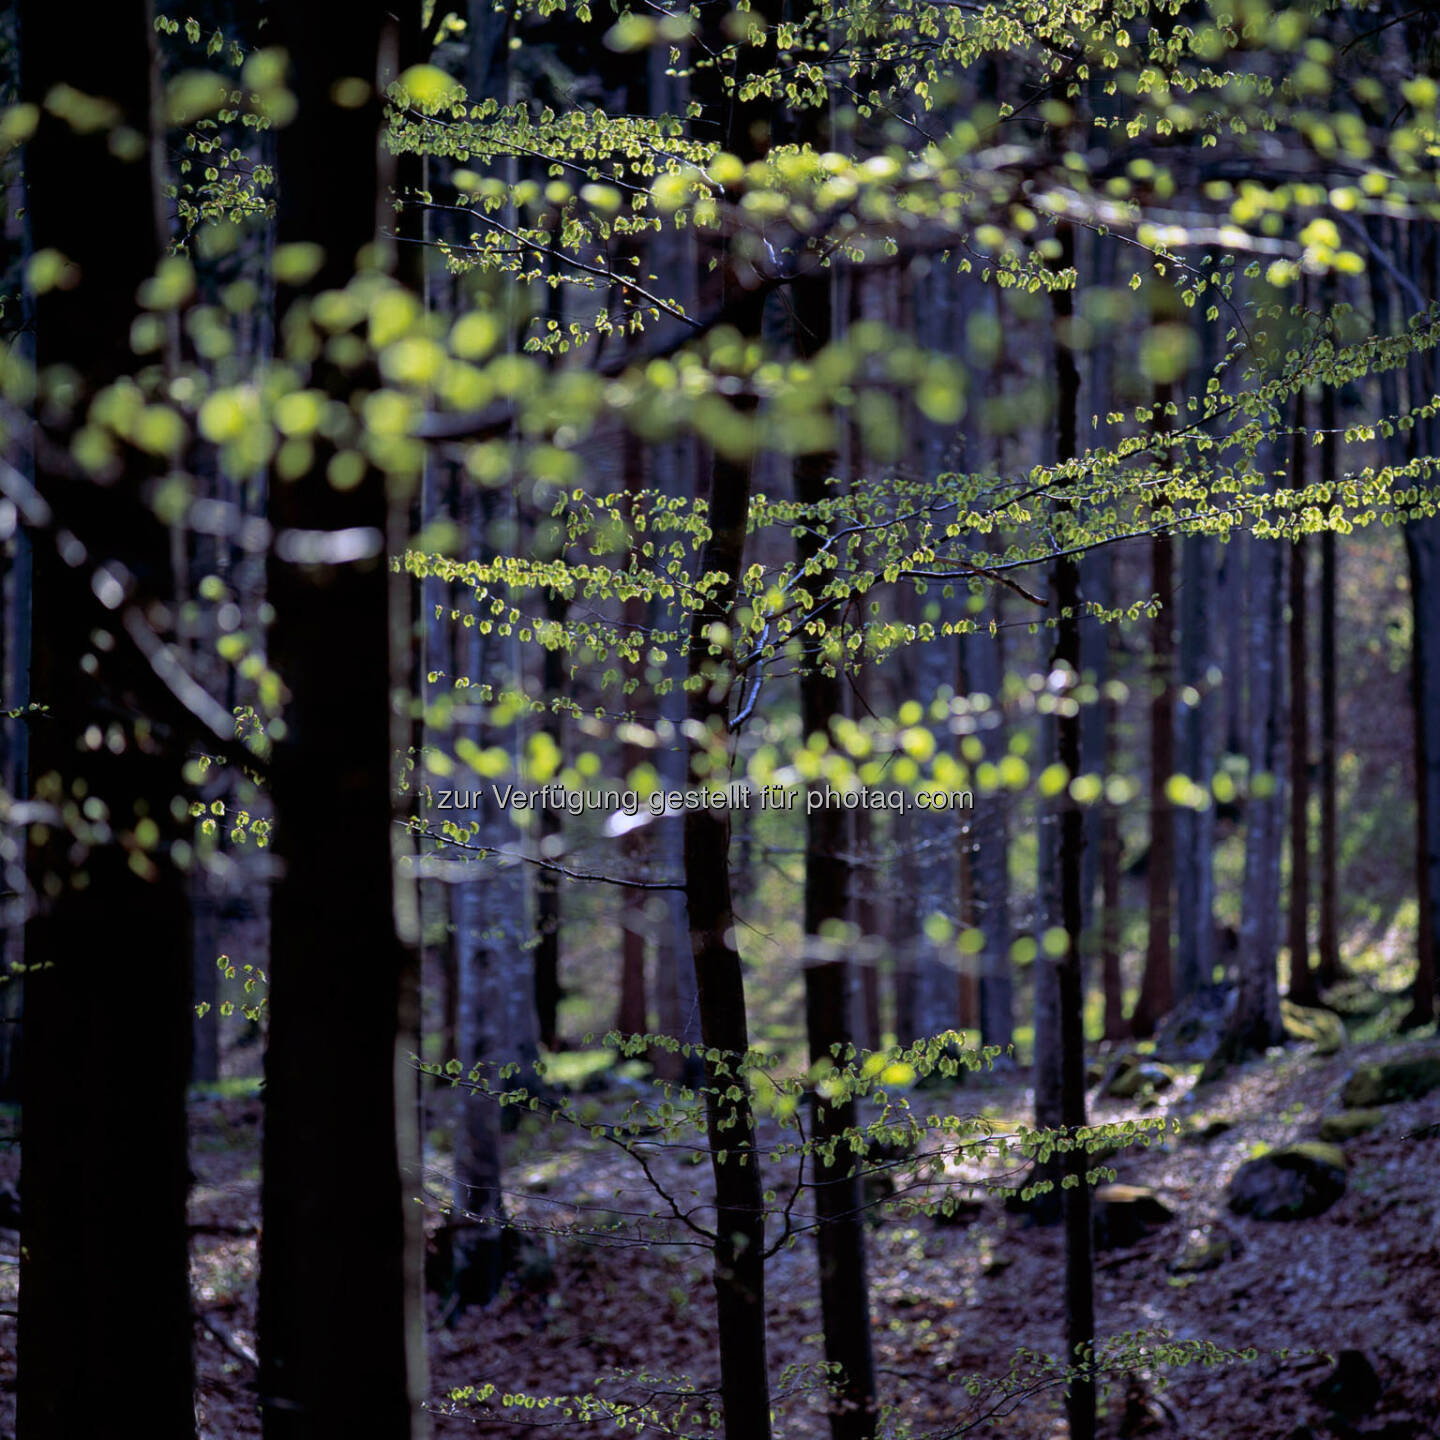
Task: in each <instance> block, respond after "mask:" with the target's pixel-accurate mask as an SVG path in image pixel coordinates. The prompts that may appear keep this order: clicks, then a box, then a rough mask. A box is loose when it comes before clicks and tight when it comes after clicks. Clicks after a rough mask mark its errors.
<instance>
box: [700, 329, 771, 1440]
mask: <svg viewBox="0 0 1440 1440" xmlns="http://www.w3.org/2000/svg"><path fill="white" fill-rule="evenodd" d="M757 309H758V307H757ZM758 320H759V316H758V314H757V315H756V316H755V323H754V325H753V328H752V333H753V330H756V329H758ZM749 509H750V467H749V464H748V462H746V461H739V462H736V461H732V460H725V459H722V458H721V457H719V456H716V458H715V461H714V466H713V470H712V485H711V496H710V512H709V525H710V532H711V533H710V539H709V540H708V541H707V542H706V543H705V547H704V551H703V553H702V555H701V560H700V573H701V574H702V575H715V574H720V575H723V576H725V577H726V578H725V579H724V580H722V581H720V582H719V583H717V584H716V585H715V586H714V587H713V588H712V589H711V590H710V591H709V593H708V595H707V597H706V599H705V602H704V604H703V605H702V606H701V607H700V608H699V609H697V610H696V611H695V615H694V620H693V622H692V625H691V629H690V640H689V645H688V648H687V654H688V661H689V674H688V683H689V684H690V686H691V688H690V689H689V691H688V695H687V702H688V703H687V712H688V719H689V721H690V726H691V729H692V733H693V735H694V736H695V737H696V738H693V739H692V741H691V764H690V777H689V778H690V784H691V785H692V786H693V787H695V788H701V787H703V786H704V785H705V784H706V782H707V779H708V776H709V770H710V767H709V764H708V754H709V753H711V752H709V751H707V746H706V744H705V741H704V740H703V739H701V738H698V737H704V736H708V737H709V738H710V742H711V745H712V746H713V747H714V751H715V752H723V750H724V749H725V748H726V747H727V746H728V744H729V738H730V717H729V702H730V690H731V684H730V678H729V677H730V672H731V666H732V660H733V657H732V656H731V655H730V654H726V653H723V650H724V647H725V646H727V645H728V644H729V643H730V642H729V641H728V640H726V641H725V642H723V643H722V644H720V645H717V646H716V647H715V648H718V649H720V650H721V651H722V653H721V654H719V655H715V656H712V654H711V651H712V631H713V632H714V633H715V635H716V637H717V639H718V636H719V634H720V633H722V632H723V633H724V634H726V635H730V634H733V631H732V628H731V627H732V624H733V620H734V604H735V596H736V591H737V587H738V581H739V576H740V564H741V560H742V557H743V553H744V545H745V527H746V520H747V517H748V514H749ZM729 856H730V812H729V810H728V809H720V808H714V807H708V806H707V807H704V808H697V809H694V810H689V811H687V812H686V814H685V898H686V902H687V904H688V907H689V914H690V943H691V946H692V948H693V950H694V955H695V976H696V980H697V981H698V985H699V999H700V1030H701V1036H702V1038H703V1040H704V1044H705V1047H706V1062H705V1110H706V1122H707V1131H708V1135H709V1141H710V1153H711V1164H712V1166H713V1169H714V1176H715V1212H716V1213H715V1222H716V1238H715V1257H714V1281H715V1306H716V1318H717V1322H718V1330H719V1343H720V1393H721V1402H722V1405H723V1407H724V1412H725V1435H726V1440H752V1437H755V1440H768V1437H769V1435H770V1382H769V1374H768V1369H767V1364H766V1346H765V1259H764V1249H765V1204H764V1199H763V1194H762V1184H761V1179H760V1156H759V1152H758V1151H757V1150H756V1148H755V1116H754V1112H753V1110H752V1109H751V1105H750V1096H749V1091H748V1090H747V1089H746V1081H745V1076H744V1073H743V1070H742V1068H741V1066H742V1062H743V1061H744V1058H745V1055H746V1052H747V1050H748V1049H749V1045H750V1038H749V1029H748V1026H747V1024H746V1016H745V981H744V976H743V973H742V970H741V964H740V952H739V949H738V948H737V946H736V941H735V906H734V901H733V898H732V895H731V890H730V866H729Z"/></svg>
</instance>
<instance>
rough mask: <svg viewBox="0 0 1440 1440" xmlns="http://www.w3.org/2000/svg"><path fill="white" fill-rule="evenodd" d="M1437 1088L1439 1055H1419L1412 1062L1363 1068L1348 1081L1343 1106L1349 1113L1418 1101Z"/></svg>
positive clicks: (1439, 1065) (1395, 1061) (1390, 1062)
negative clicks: (1407, 1101)
mask: <svg viewBox="0 0 1440 1440" xmlns="http://www.w3.org/2000/svg"><path fill="white" fill-rule="evenodd" d="M1436 1089H1440V1055H1417V1056H1416V1057H1415V1058H1414V1059H1413V1060H1390V1061H1387V1062H1386V1063H1385V1064H1383V1065H1366V1066H1363V1067H1362V1068H1361V1069H1359V1070H1357V1071H1356V1072H1355V1073H1354V1074H1353V1075H1352V1076H1351V1077H1350V1078H1349V1079H1348V1080H1347V1081H1346V1082H1345V1088H1344V1089H1343V1090H1342V1091H1341V1092H1340V1103H1341V1104H1342V1105H1343V1106H1344V1107H1345V1108H1346V1109H1347V1110H1364V1109H1369V1108H1371V1107H1373V1106H1375V1105H1394V1104H1396V1103H1397V1102H1399V1101H1401V1100H1418V1099H1419V1098H1420V1097H1421V1096H1422V1095H1428V1094H1429V1093H1430V1092H1431V1091H1432V1090H1436Z"/></svg>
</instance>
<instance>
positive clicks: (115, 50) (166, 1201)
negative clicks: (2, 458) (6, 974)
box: [17, 0, 195, 1440]
mask: <svg viewBox="0 0 1440 1440" xmlns="http://www.w3.org/2000/svg"><path fill="white" fill-rule="evenodd" d="M76 18H77V17H76V15H75V14H74V12H70V11H66V10H64V9H62V8H60V7H57V6H53V5H41V4H34V3H29V0H27V3H25V4H23V5H22V6H21V10H20V21H21V33H22V60H23V75H22V85H23V94H24V98H25V99H26V100H27V101H29V102H32V103H35V104H40V102H43V100H44V98H45V96H46V95H47V94H49V93H50V91H51V90H52V89H53V88H54V87H56V86H58V85H62V84H64V85H69V86H72V87H74V89H75V90H76V91H78V92H81V93H83V94H84V95H86V96H96V97H103V98H104V99H105V100H106V101H108V102H112V103H113V104H114V105H115V106H117V107H118V110H119V114H120V121H119V122H118V124H120V125H123V126H128V127H130V128H131V129H132V130H133V132H135V133H139V134H145V133H147V131H148V130H149V125H150V114H151V107H150V98H151V97H150V90H149V83H148V82H149V77H150V68H151V67H150V56H149V52H148V49H147V45H148V41H149V38H150V36H151V34H152V31H151V28H150V11H149V7H148V6H147V5H146V4H143V3H137V0H116V3H114V4H112V5H107V6H103V7H99V8H97V9H96V10H94V11H93V12H89V13H87V14H86V16H85V21H84V29H83V34H77V30H76ZM112 133H122V132H120V131H119V130H118V129H117V130H116V131H114V132H112V130H111V128H110V125H109V124H108V123H107V124H105V125H104V126H102V127H101V128H100V129H99V130H98V131H97V132H82V131H81V130H79V129H74V130H72V129H71V127H70V125H69V123H68V122H67V121H65V120H62V119H61V118H59V117H58V116H51V115H50V114H48V113H47V112H45V111H44V110H43V108H42V109H41V112H40V120H39V126H38V129H37V130H36V133H35V136H34V138H33V139H32V140H31V141H30V142H29V145H28V147H27V152H26V164H25V177H26V183H27V188H28V204H29V212H30V214H29V219H30V225H31V228H32V237H33V246H34V249H35V250H43V249H50V248H53V249H55V250H58V251H60V252H62V253H63V254H64V255H65V256H67V257H68V258H69V260H70V261H71V262H73V264H74V265H75V266H76V267H77V272H76V273H77V274H78V280H79V283H78V284H77V285H76V286H75V287H74V288H72V289H52V290H49V291H48V292H46V293H45V294H43V295H40V296H39V297H37V299H36V302H35V322H36V331H37V336H36V352H35V358H36V361H37V363H38V365H39V366H40V367H41V368H42V370H43V369H45V368H47V367H58V366H66V367H69V368H70V369H71V370H72V372H73V373H74V375H75V376H76V379H77V381H78V386H79V393H78V395H77V397H76V399H77V403H78V405H80V406H83V405H85V404H88V402H89V400H90V399H91V398H92V397H93V396H94V395H95V394H96V392H97V391H98V390H100V389H101V388H102V387H104V386H106V385H108V384H110V383H112V382H113V381H115V380H116V379H118V378H119V377H121V376H124V375H127V374H129V373H130V371H131V369H132V367H133V366H134V364H135V361H134V356H133V354H132V353H131V350H130V346H129V335H130V325H131V321H132V320H133V318H134V316H135V304H134V298H135V292H136V288H137V287H138V286H139V285H140V283H141V282H142V281H143V280H144V279H145V277H146V276H148V275H149V274H150V273H151V271H152V269H153V266H154V264H155V260H156V257H157V255H158V254H159V252H160V246H161V244H163V243H164V242H165V241H166V240H168V235H166V234H164V233H157V231H159V224H158V217H157V208H156V207H157V201H158V197H157V196H156V194H155V192H154V191H153V189H152V182H151V177H150V176H149V175H148V173H147V167H146V164H145V157H144V152H143V151H142V154H141V156H140V158H139V159H137V160H135V161H133V163H132V162H130V161H127V160H124V159H122V158H120V151H121V148H122V147H119V146H115V147H114V148H113V149H112V148H111V147H110V146H108V145H107V143H106V142H107V139H108V138H109V137H110V136H111V135H112ZM60 408H61V407H51V413H50V414H49V415H47V416H46V417H45V418H44V421H43V426H44V428H43V429H41V430H40V431H39V434H40V437H41V438H42V439H43V440H44V441H45V442H46V443H45V445H44V448H43V449H42V450H41V452H40V456H39V459H38V461H37V466H36V488H37V490H38V492H39V494H40V496H41V497H42V498H43V500H44V502H45V504H46V505H47V506H48V507H49V510H50V512H51V516H52V519H53V524H54V527H55V528H56V529H58V530H60V531H62V532H63V531H65V530H68V531H69V532H70V533H71V534H72V535H74V536H75V537H76V538H77V539H78V540H79V541H80V542H81V543H82V544H83V546H84V553H85V555H86V558H85V559H84V560H83V561H82V563H81V564H80V565H79V566H75V565H73V564H70V563H66V560H63V559H62V558H61V556H60V554H59V552H58V550H57V546H56V543H55V537H54V534H53V533H51V532H49V531H38V532H36V533H35V534H34V536H33V541H34V579H33V595H34V606H35V615H36V618H37V620H38V621H39V623H40V624H41V625H42V626H43V631H42V632H40V634H39V635H38V636H37V638H39V639H40V641H41V643H39V644H37V645H36V646H35V647H34V653H33V657H32V660H31V667H32V668H31V673H30V688H29V695H30V698H31V699H32V700H33V701H34V702H35V703H38V704H43V705H45V706H47V707H48V714H47V715H46V716H45V717H44V718H43V719H41V720H38V721H27V722H22V723H27V724H29V726H30V744H31V753H30V774H31V775H32V776H33V777H34V779H33V787H32V789H31V791H30V793H31V794H32V796H33V798H34V800H35V801H36V802H37V803H39V804H41V805H44V806H47V807H52V806H53V807H55V808H56V810H57V811H58V812H59V814H58V818H57V820H56V821H55V822H54V823H52V824H49V825H47V826H45V827H44V830H43V831H36V832H32V835H31V837H30V843H29V848H28V867H27V885H28V888H29V890H30V895H29V896H28V897H26V898H27V900H28V902H29V916H28V919H27V923H26V926H25V940H24V943H25V952H24V954H25V963H26V965H27V967H28V969H27V974H26V980H25V993H24V1014H23V1043H24V1054H23V1057H22V1074H21V1106H22V1145H21V1175H20V1187H21V1193H22V1195H23V1197H24V1214H23V1216H22V1233H21V1240H20V1257H21V1258H20V1276H19V1279H20V1300H19V1310H20V1334H19V1356H18V1360H19V1373H18V1380H17V1388H18V1434H19V1435H20V1436H22V1437H24V1440H51V1437H55V1440H60V1437H65V1440H68V1437H71V1436H77V1435H82V1434H91V1433H95V1432H96V1430H97V1429H99V1430H103V1429H105V1428H106V1426H107V1424H108V1425H114V1424H116V1423H118V1422H116V1421H113V1420H107V1419H106V1417H107V1416H112V1415H113V1414H114V1411H115V1407H116V1405H117V1403H118V1401H117V1397H122V1396H126V1395H134V1394H135V1387H136V1383H137V1378H138V1377H141V1376H143V1377H144V1382H143V1383H144V1397H145V1399H144V1423H145V1425H146V1428H147V1429H149V1430H151V1431H153V1432H155V1433H157V1434H163V1435H166V1436H190V1435H193V1434H194V1433H195V1414H194V1400H193V1390H192V1386H193V1370H192V1363H191V1336H192V1321H191V1318H190V1296H189V1279H188V1266H187V1255H186V1230H185V1204H186V1192H187V1189H188V1186H189V1176H188V1169H187V1165H186V1130H185V1086H186V1082H187V1080H188V1079H189V1064H190V1038H191V1018H192V1012H191V1010H190V1006H189V995H190V983H191V973H190V969H191V936H190V933H189V916H188V913H187V907H186V889H185V880H184V876H183V874H182V873H181V870H180V868H179V866H178V863H177V861H176V860H175V859H174V858H172V846H175V845H177V844H179V843H180V842H184V841H186V840H188V839H189V838H190V837H189V834H188V830H189V822H188V820H187V819H185V818H183V817H184V813H185V812H184V810H183V808H182V810H181V818H180V819H179V820H177V819H176V818H175V816H174V811H173V809H172V806H173V805H174V804H175V802H176V801H177V799H183V783H182V780H181V767H182V764H183V761H184V758H185V748H186V742H187V739H188V738H189V737H188V735H187V734H186V733H185V731H184V730H183V729H181V728H179V727H178V725H177V723H176V717H175V716H174V715H173V714H168V715H167V714H162V713H159V712H158V710H157V707H156V705H155V704H154V703H152V697H151V696H150V695H148V694H147V686H148V685H149V684H150V683H152V682H153V677H152V676H151V674H150V671H149V668H148V665H147V664H146V662H145V661H144V660H143V659H141V658H140V657H139V656H138V655H137V654H136V653H135V651H134V650H133V649H131V648H130V647H129V646H128V645H127V643H126V641H125V638H124V636H123V634H121V635H120V636H119V639H118V642H117V643H116V644H115V645H114V646H113V648H111V647H104V648H102V647H101V646H99V645H97V644H96V643H95V642H94V640H93V639H92V636H93V635H94V634H95V633H96V632H97V631H98V632H104V633H106V634H107V635H110V636H114V635H116V634H117V632H118V631H119V629H120V625H119V616H118V615H117V613H116V612H115V610H113V609H107V608H106V607H105V606H103V605H102V604H101V603H100V601H99V600H98V599H97V598H96V597H97V595H98V594H99V593H100V591H101V589H102V588H103V587H102V586H101V583H100V579H99V577H100V576H101V575H103V574H104V573H105V572H104V571H100V570H97V569H96V567H97V566H100V565H101V564H104V563H106V562H110V563H112V564H116V562H118V564H116V570H115V571H112V574H113V573H119V574H121V575H128V576H130V577H132V579H133V583H134V589H133V592H132V593H131V594H130V595H128V596H127V597H126V600H127V603H129V604H133V606H134V607H135V613H137V614H139V615H143V614H144V613H145V607H147V606H155V607H159V606H162V605H169V604H170V603H171V602H172V601H173V573H172V568H171V548H170V539H169V535H168V534H167V532H166V530H165V529H164V528H163V527H162V526H160V525H159V524H157V523H156V522H155V521H154V519H153V518H152V516H151V514H150V510H149V506H148V504H147V498H146V490H145V487H146V486H147V485H148V484H150V483H152V482H153V480H154V477H155V474H156V473H158V472H157V471H156V468H155V467H154V466H153V465H152V464H150V463H147V462H145V461H143V460H141V459H140V458H139V456H138V454H137V452H135V451H132V450H126V451H125V452H124V453H123V457H122V459H121V462H120V463H121V467H122V468H121V469H120V472H119V474H118V475H116V476H115V477H114V478H113V479H111V480H110V482H109V483H107V484H106V485H104V486H101V485H98V484H94V483H92V482H91V481H90V480H89V479H87V478H84V477H83V476H81V475H80V474H78V473H77V472H76V471H74V470H73V469H72V468H71V467H70V465H69V464H67V463H66V460H67V458H68V456H69V454H70V440H71V436H72V434H73V431H74V430H75V428H77V427H78V426H79V424H80V423H81V422H82V420H83V418H84V411H83V408H82V409H79V410H78V411H77V413H76V414H74V415H73V416H71V417H63V416H61V417H58V418H57V415H56V413H55V412H56V411H58V410H59V409H60ZM51 456H56V457H60V458H59V460H58V462H56V461H52V460H51V459H50V458H49V457H51ZM92 575H94V576H95V581H94V584H93V586H92ZM111 583H112V584H113V583H114V582H113V580H112V582H111ZM141 623H148V622H146V621H143V620H142V622H141ZM160 638H161V639H162V640H168V639H169V638H170V637H168V636H162V637H160ZM86 657H88V658H89V659H90V661H91V663H92V665H93V666H94V668H93V671H90V672H87V669H86V668H85V665H84V660H85V658H86ZM97 659H98V665H96V664H95V663H94V662H95V661H96V660H97ZM92 727H94V733H95V734H104V733H107V732H108V733H109V734H110V735H111V736H112V737H114V738H115V739H116V740H118V741H120V742H122V743H121V744H120V745H117V746H115V747H113V748H112V746H108V745H102V744H99V743H98V742H96V743H90V742H88V741H87V740H86V738H85V737H86V733H87V730H89V729H91V728H92ZM87 794H88V795H89V796H90V797H93V798H94V799H96V800H98V801H100V802H102V803H103V804H104V805H105V806H106V807H107V811H108V821H109V828H110V832H111V833H109V834H106V833H97V827H96V825H95V823H94V822H95V821H96V817H95V815H94V814H93V813H92V812H91V810H90V809H89V807H88V805H87V811H86V814H85V815H84V816H82V815H81V813H80V809H79V804H78V800H79V797H80V796H83V795H87ZM147 828H148V829H149V830H150V831H151V832H152V833H151V834H150V835H149V836H148V837H147V836H145V831H146V830H147ZM131 847H133V857H134V858H133V859H132V848H131ZM118 985H123V987H124V993H125V1003H124V1004H123V1005H121V1004H117V986H118Z"/></svg>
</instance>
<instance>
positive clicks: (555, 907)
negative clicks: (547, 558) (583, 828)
mask: <svg viewBox="0 0 1440 1440" xmlns="http://www.w3.org/2000/svg"><path fill="white" fill-rule="evenodd" d="M569 610H570V605H569V602H568V601H567V600H566V599H565V597H564V596H563V595H561V594H559V593H558V592H556V591H553V590H552V591H551V592H550V594H549V595H548V596H547V597H546V599H545V618H546V619H547V620H550V621H552V622H554V623H555V624H559V625H563V624H564V623H565V617H566V615H567V614H568V613H569ZM540 664H541V677H540V683H541V686H542V687H543V693H544V694H545V695H548V696H556V695H563V694H564V693H565V687H566V675H565V652H564V651H563V650H562V649H560V648H559V647H558V646H556V647H555V648H554V649H550V648H547V649H546V650H545V652H544V657H543V659H542V660H541V662H540ZM539 729H540V732H541V733H542V734H544V735H548V736H549V738H550V743H551V745H553V746H554V749H555V753H556V754H557V755H558V754H561V753H563V752H562V747H563V745H564V735H563V733H562V730H561V725H560V716H559V715H558V714H557V713H556V712H555V711H554V710H546V712H545V715H544V718H543V719H542V720H541V722H540V726H539ZM562 813H563V812H562V811H561V810H560V809H559V808H558V807H550V806H546V808H545V809H543V810H542V811H541V812H540V815H539V823H538V826H537V829H538V832H539V833H538V837H537V838H538V840H539V844H540V853H541V854H542V855H546V854H549V853H550V851H551V849H552V847H555V846H558V845H559V844H560V839H561V827H562V824H563V821H562V819H561V816H562ZM560 921H561V905H560V877H559V876H558V875H557V874H556V873H555V871H553V870H542V869H537V870H536V872H535V1023H536V1029H537V1031H538V1033H539V1037H540V1043H541V1044H542V1045H546V1046H548V1047H549V1048H550V1049H551V1050H556V1049H558V1048H559V1046H560V1001H561V998H562V997H563V996H564V994H565V991H564V987H563V986H562V985H561V983H560Z"/></svg>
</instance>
